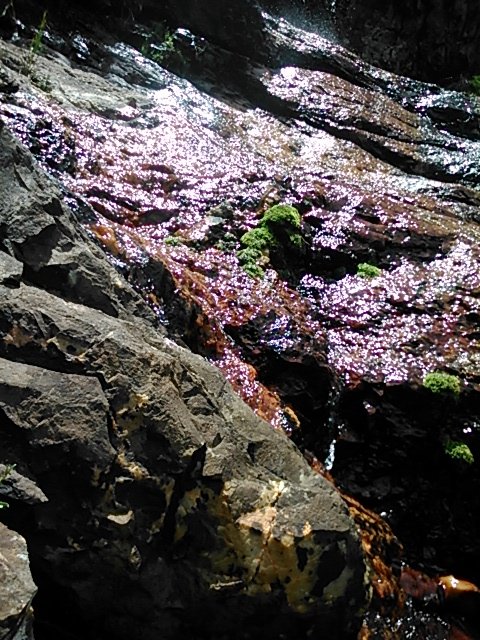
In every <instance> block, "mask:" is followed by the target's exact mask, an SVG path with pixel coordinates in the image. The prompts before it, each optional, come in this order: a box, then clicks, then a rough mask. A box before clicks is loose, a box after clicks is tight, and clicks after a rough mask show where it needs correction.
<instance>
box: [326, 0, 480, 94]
mask: <svg viewBox="0 0 480 640" xmlns="http://www.w3.org/2000/svg"><path fill="white" fill-rule="evenodd" d="M334 11H335V14H334V20H335V23H336V27H337V31H338V33H339V35H340V38H341V39H342V40H343V41H344V42H346V43H348V44H349V45H350V46H352V47H353V49H354V50H355V51H357V52H358V53H359V54H360V55H362V57H364V58H365V59H366V60H369V61H370V62H372V63H373V64H377V65H379V66H381V67H384V68H387V69H390V70H391V71H394V72H396V73H401V74H403V75H409V76H413V77H417V78H422V79H424V80H430V81H443V82H448V81H452V80H455V79H457V78H459V77H462V76H463V77H465V76H467V77H468V76H470V75H473V74H474V73H476V72H477V71H478V68H479V65H480V54H479V51H478V46H477V44H476V43H477V42H478V38H479V35H480V26H479V24H480V9H479V7H478V4H477V3H476V2H475V1H472V0H454V1H452V2H444V1H442V2H434V3H431V2H427V1H424V0H422V1H421V2H417V1H414V0H409V1H406V2H401V3H398V2H396V1H395V0H387V1H386V2H383V1H381V0H360V1H354V2H351V1H350V0H337V2H335V9H334Z"/></svg>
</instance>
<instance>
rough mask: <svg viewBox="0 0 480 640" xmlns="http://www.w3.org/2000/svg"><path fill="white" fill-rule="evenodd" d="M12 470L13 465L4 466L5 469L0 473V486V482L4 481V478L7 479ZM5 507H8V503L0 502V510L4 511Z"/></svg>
mask: <svg viewBox="0 0 480 640" xmlns="http://www.w3.org/2000/svg"><path fill="white" fill-rule="evenodd" d="M14 468H15V465H14V464H7V465H5V468H4V469H3V471H2V472H1V473H0V484H2V482H3V481H4V480H6V478H8V476H9V475H10V474H11V473H12V471H13V469H14ZM6 507H8V502H4V501H3V500H0V509H5V508H6Z"/></svg>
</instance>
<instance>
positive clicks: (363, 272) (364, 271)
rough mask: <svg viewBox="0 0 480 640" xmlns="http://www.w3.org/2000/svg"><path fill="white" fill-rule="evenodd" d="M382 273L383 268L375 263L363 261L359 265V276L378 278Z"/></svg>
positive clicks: (369, 278) (368, 278)
mask: <svg viewBox="0 0 480 640" xmlns="http://www.w3.org/2000/svg"><path fill="white" fill-rule="evenodd" d="M381 273H382V270H381V269H380V268H379V267H376V266H375V265H374V264H369V263H368V262H361V263H360V264H359V265H358V267H357V276H360V278H365V279H367V280H371V279H372V278H376V277H377V276H379V275H380V274H381Z"/></svg>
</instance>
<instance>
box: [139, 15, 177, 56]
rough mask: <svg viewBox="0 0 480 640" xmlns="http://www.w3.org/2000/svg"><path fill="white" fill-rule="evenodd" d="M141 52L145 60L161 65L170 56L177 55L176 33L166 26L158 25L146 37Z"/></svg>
mask: <svg viewBox="0 0 480 640" xmlns="http://www.w3.org/2000/svg"><path fill="white" fill-rule="evenodd" d="M140 52H141V53H142V55H143V56H145V58H150V60H153V62H156V63H157V64H161V63H162V62H164V61H165V58H166V57H167V56H168V55H169V54H172V53H175V35H174V32H173V31H170V29H168V27H166V26H165V25H164V24H157V25H156V26H155V28H154V30H153V31H152V32H151V33H149V34H148V35H147V36H145V39H144V41H143V43H142V46H141V47H140Z"/></svg>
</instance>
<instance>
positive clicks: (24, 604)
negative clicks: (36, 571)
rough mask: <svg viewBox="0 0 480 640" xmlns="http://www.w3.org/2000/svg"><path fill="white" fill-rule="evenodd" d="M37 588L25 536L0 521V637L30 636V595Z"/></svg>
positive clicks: (27, 639) (13, 639) (29, 639)
mask: <svg viewBox="0 0 480 640" xmlns="http://www.w3.org/2000/svg"><path fill="white" fill-rule="evenodd" d="M36 591H37V588H36V586H35V584H34V582H33V580H32V576H31V574H30V568H29V565H28V551H27V544H26V542H25V540H24V539H23V538H22V537H21V536H19V535H18V533H15V532H14V531H10V530H9V529H8V528H7V527H6V526H5V525H3V524H0V638H2V640H33V634H32V622H33V610H32V599H33V597H34V595H35V593H36Z"/></svg>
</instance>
